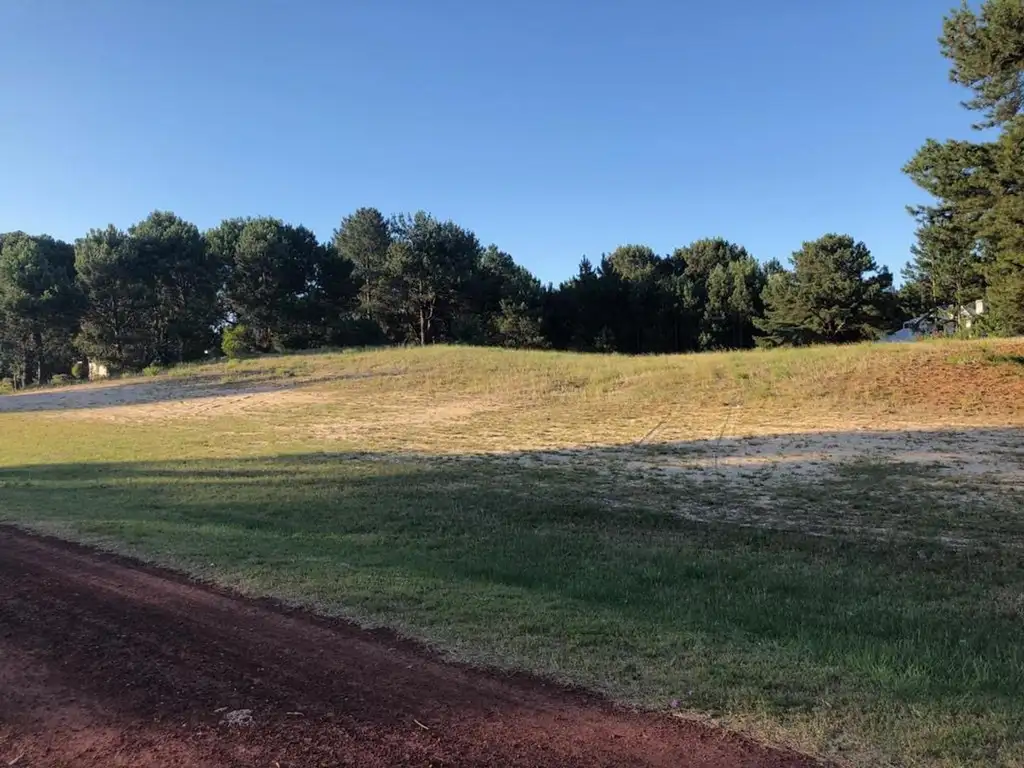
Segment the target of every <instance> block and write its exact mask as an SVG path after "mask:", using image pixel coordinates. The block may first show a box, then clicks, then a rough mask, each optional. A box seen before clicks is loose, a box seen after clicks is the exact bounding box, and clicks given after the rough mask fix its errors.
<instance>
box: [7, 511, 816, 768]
mask: <svg viewBox="0 0 1024 768" xmlns="http://www.w3.org/2000/svg"><path fill="white" fill-rule="evenodd" d="M246 710H248V711H246ZM232 722H234V723H235V724H232ZM0 765H3V766H8V765H10V766H18V768H32V767H33V766H104V768H106V767H108V766H140V767H142V768H146V767H148V766H267V768H290V767H293V766H344V765H352V766H363V767H366V768H372V767H373V766H405V765H409V766H631V765H637V766H672V768H682V767H684V766H704V767H706V768H717V767H719V766H730V768H735V767H736V766H786V767H787V768H789V767H795V766H810V765H811V763H810V762H808V761H806V760H804V759H802V758H798V757H796V756H792V755H785V754H780V753H777V752H772V751H769V750H766V749H763V748H761V747H759V746H757V745H754V744H751V743H749V742H746V741H744V740H742V739H740V738H738V737H735V736H731V735H727V734H724V733H722V732H719V731H715V730H711V729H706V728H704V727H701V726H698V725H695V724H689V723H686V722H683V721H680V720H678V719H674V718H669V717H662V716H657V715H639V714H633V713H629V712H625V711H622V710H620V709H617V708H615V707H612V706H611V705H609V704H606V703H603V702H601V701H599V700H597V699H595V698H591V697H589V696H585V695H582V694H574V693H570V692H567V691H565V690H563V689H561V688H558V687H557V686H553V685H545V684H544V683H542V682H540V681H537V680H533V679H529V678H518V677H509V676H501V675H496V674H490V673H483V672H478V671H474V670H469V669H465V668H462V667H459V666H455V665H450V664H446V663H443V662H441V661H439V660H438V659H436V658H433V657H432V656H431V655H430V654H429V653H428V652H426V651H423V650H422V649H419V648H418V647H416V646H414V645H413V644H411V643H407V642H403V641H400V640H396V639H394V638H393V637H390V636H388V635H386V634H383V633H369V632H365V631H363V630H359V629H357V628H354V627H352V626H349V625H346V624H344V623H342V622H336V621H329V620H323V619H318V618H316V617H312V616H309V615H307V614H304V613H298V612H288V611H285V610H283V609H280V608H277V607H274V606H272V605H269V604H264V603H260V602H256V601H249V600H244V599H238V598H235V597H232V596H230V595H227V594H223V593H220V592H218V591H216V590H211V589H207V588H204V587H200V586H196V585H194V584H192V583H190V582H188V581H186V580H184V579H182V578H179V577H176V576H174V575H171V574H168V573H164V572H160V571H157V570H154V569H147V568H142V567H135V566H133V565H131V564H129V563H126V562H124V561H121V560H119V559H117V558H112V557H108V556H104V555H98V554H95V553H92V552H89V551H86V550H84V549H80V548H77V547H73V546H71V545H66V544H61V543H59V542H54V541H51V540H44V539H38V538H34V537H29V536H26V535H24V534H21V533H17V532H15V531H12V530H10V529H7V528H3V527H0Z"/></svg>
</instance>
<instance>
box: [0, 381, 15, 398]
mask: <svg viewBox="0 0 1024 768" xmlns="http://www.w3.org/2000/svg"><path fill="white" fill-rule="evenodd" d="M15 389H16V388H15V386H14V379H0V395H9V394H11V393H12V392H14V390H15Z"/></svg>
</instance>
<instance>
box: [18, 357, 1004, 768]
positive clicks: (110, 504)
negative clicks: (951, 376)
mask: <svg viewBox="0 0 1024 768" xmlns="http://www.w3.org/2000/svg"><path fill="white" fill-rule="evenodd" d="M913 346H914V347H915V348H914V349H909V350H900V351H897V352H893V351H891V348H873V347H854V348H849V349H845V350H832V349H828V350H817V351H816V350H811V351H799V352H779V353H772V354H776V355H778V357H773V356H772V354H769V353H763V352H758V353H748V354H746V355H712V356H706V357H705V356H695V357H688V358H645V359H624V358H596V357H595V358H585V357H577V356H571V355H558V354H544V353H506V352H493V351H480V350H452V349H437V350H422V351H413V352H408V351H395V352H366V353H344V354H336V355H331V356H323V357H317V356H295V357H290V358H278V359H271V360H269V361H268V360H266V359H264V360H250V361H244V362H241V363H238V364H233V365H228V366H217V367H191V368H187V369H181V370H176V371H171V372H169V373H168V374H166V375H164V376H160V377H157V378H156V381H158V382H160V381H163V382H167V383H168V385H172V384H173V385H175V386H178V385H180V386H192V385H196V386H199V385H200V384H201V385H202V386H204V387H206V386H209V385H210V382H211V381H213V382H215V383H216V384H217V386H227V387H239V386H242V387H244V386H248V385H250V384H254V383H255V384H260V383H266V382H267V381H274V382H277V383H278V384H279V385H280V386H281V387H282V389H281V390H280V391H279V392H277V393H271V395H269V396H268V397H279V398H281V403H278V406H279V407H276V408H274V407H270V406H271V405H273V403H274V402H275V401H272V400H266V401H265V405H264V406H261V407H260V408H256V409H254V410H237V409H236V410H232V409H231V408H228V407H225V408H223V409H221V410H220V411H217V410H212V411H211V410H208V409H207V407H208V406H213V405H216V404H217V399H216V398H211V402H210V403H206V401H202V407H201V408H199V409H196V410H195V411H192V410H187V408H189V407H191V406H190V405H189V401H187V400H185V399H181V401H180V403H179V402H178V401H177V400H175V399H174V398H170V397H168V398H165V402H166V403H167V404H169V406H172V407H173V408H174V409H177V410H171V411H168V412H163V411H161V412H159V413H158V414H157V416H154V417H153V419H149V418H148V417H147V418H136V416H137V411H140V409H143V408H153V407H154V406H155V405H159V403H149V404H146V405H144V406H143V405H140V406H137V407H136V408H135V409H134V410H133V408H132V407H128V408H127V409H122V411H118V412H117V413H118V414H120V415H119V416H118V417H117V418H108V417H107V415H106V412H105V409H103V408H98V409H94V410H93V411H85V410H83V411H78V412H74V413H60V412H53V411H43V412H40V413H0V434H2V435H3V437H2V439H0V520H3V521H7V522H11V523H16V524H20V525H25V526H29V527H32V528H34V529H36V530H41V531H47V532H50V533H55V534H57V535H61V536H64V537H67V538H72V539H77V540H81V541H88V542H92V543H95V544H98V545H100V546H103V547H106V548H110V549H113V550H116V551H120V552H123V553H127V554H131V555H134V556H137V557H140V558H143V559H145V560H148V561H152V562H158V563H161V564H164V565H168V566H171V567H174V568H178V569H181V570H184V571H187V572H189V573H192V574H194V575H196V576H198V577H201V578H204V579H209V580H212V581H215V582H217V583H220V584H224V585H228V586H231V587H234V588H236V589H239V590H241V591H243V592H245V593H249V594H260V595H273V596H276V597H278V598H281V599H283V600H287V601H289V602H291V603H295V604H300V605H306V606H309V607H312V608H314V609H316V610H318V611H321V612H325V613H330V614H338V615H344V616H348V617H351V618H353V619H355V620H357V621H359V622H361V623H364V624H371V625H374V624H376V625H386V626H390V627H396V628H398V629H399V630H401V631H402V632H404V633H406V634H408V635H409V636H412V637H417V638H420V639H423V640H425V641H427V642H429V643H431V644H433V645H434V646H436V647H437V648H438V649H440V650H442V651H443V652H445V653H448V654H450V655H451V656H453V657H455V658H458V659H461V660H468V661H471V662H476V663H481V664H486V665H493V666H499V667H505V668H514V669H527V670H532V671H535V672H539V673H541V674H545V675H548V676H551V677H553V678H556V679H559V680H564V681H566V682H571V683H575V684H581V685H585V686H587V687H590V688H593V689H596V690H599V691H602V692H605V693H607V694H609V695H611V696H613V697H615V698H618V699H620V700H623V701H628V702H633V703H636V704H638V705H642V706H645V707H651V708H654V709H660V710H666V711H667V710H668V708H669V702H670V701H672V700H678V701H679V702H680V704H681V708H682V709H683V710H685V711H688V712H690V713H700V714H702V715H708V716H710V717H713V718H714V719H715V720H717V721H718V722H721V723H723V724H725V725H727V726H729V727H733V728H737V729H742V730H746V731H748V732H751V733H754V734H756V735H758V736H760V737H762V738H765V739H767V740H769V741H773V742H776V743H786V744H791V745H794V746H796V747H799V748H801V749H804V750H806V751H809V752H813V753H815V754H820V755H826V756H829V757H834V758H840V759H843V760H847V761H849V762H851V763H854V764H859V765H885V764H890V765H908V766H914V765H929V766H931V765H936V766H937V765H943V766H954V765H977V766H991V765H1002V766H1012V765H1024V739H1022V735H1024V646H1022V644H1021V642H1020V641H1021V637H1022V622H1024V569H1022V567H1021V561H1022V552H1024V549H1022V546H1024V519H1022V518H1021V516H1020V515H1019V511H1020V509H1021V493H1020V491H1019V490H1018V489H1017V488H1016V487H1014V486H1008V485H1006V484H1005V483H1004V482H1002V481H1001V480H1000V479H998V478H995V477H991V476H989V475H986V474H984V473H981V474H975V475H971V476H970V477H968V476H967V475H963V476H958V475H951V474H950V473H949V472H948V471H947V470H946V469H945V468H944V467H942V466H940V465H938V464H929V463H925V464H920V463H914V462H910V461H907V462H898V461H896V462H894V461H887V462H881V461H879V460H877V459H873V458H870V457H866V458H860V459H855V460H844V461H841V462H832V463H831V466H829V467H828V470H829V471H827V472H825V473H823V474H816V475H807V476H803V475H800V474H785V473H783V474H779V473H778V472H766V473H764V474H758V473H754V474H752V475H750V476H746V475H743V476H741V475H736V474H729V473H725V472H722V471H720V468H715V467H713V468H711V469H708V470H699V471H697V470H694V471H689V470H687V471H686V472H683V473H681V474H673V475H664V476H663V475H662V474H659V473H657V472H653V471H650V472H647V471H646V470H643V469H642V468H640V469H638V467H637V464H636V462H637V461H639V460H643V461H654V460H662V459H664V460H670V459H671V460H677V459H678V460H680V461H688V460H690V459H692V458H695V457H696V458H698V459H699V458H706V457H708V456H709V455H712V454H714V456H715V460H716V461H717V460H718V458H721V459H723V460H724V459H726V458H727V457H728V456H729V454H731V453H734V452H736V451H737V450H738V449H739V447H742V446H749V445H750V444H752V443H751V440H744V441H736V444H733V443H730V442H729V441H728V440H722V439H721V434H722V432H724V431H726V430H723V427H722V421H721V420H720V418H719V416H720V415H721V414H722V413H728V412H729V409H736V408H737V406H736V403H740V404H741V405H740V406H739V413H737V414H736V415H735V416H734V417H733V423H739V424H747V425H748V426H749V425H752V424H763V423H768V422H770V420H771V419H782V418H784V417H785V415H786V414H788V413H790V408H791V406H792V400H791V398H794V397H797V393H798V392H800V391H801V390H802V391H804V392H805V394H804V396H803V400H805V401H808V400H810V402H809V403H808V409H809V410H810V411H811V412H814V413H817V412H821V413H825V411H826V409H825V408H824V407H822V406H820V405H819V404H817V403H816V402H814V398H808V397H807V395H806V392H807V391H808V390H807V387H809V386H810V385H811V384H814V385H817V386H819V387H826V389H824V390H821V391H820V394H819V397H820V398H821V399H823V400H825V401H827V402H829V403H831V404H832V405H833V406H834V404H835V403H837V402H838V403H848V404H849V410H851V411H853V410H856V411H857V413H858V414H869V415H870V416H871V418H872V419H874V420H875V421H876V424H875V427H876V428H881V427H882V426H883V425H882V424H879V423H877V420H878V418H879V416H878V413H879V411H878V410H877V409H878V408H879V407H880V406H879V405H878V403H876V402H874V400H872V399H868V398H864V397H863V396H862V395H861V394H858V393H862V392H863V391H864V388H867V389H868V390H871V391H874V392H876V393H877V394H878V395H879V397H882V398H883V399H884V400H885V404H884V405H883V406H881V407H883V408H885V409H889V411H890V412H891V418H892V419H893V420H894V421H895V422H897V423H901V424H902V423H904V422H905V421H907V420H909V419H911V418H913V419H915V420H916V421H918V422H921V421H922V419H926V418H927V416H928V412H927V411H924V410H921V406H919V405H918V404H916V403H915V402H911V401H910V400H909V399H907V400H904V399H903V398H904V395H903V393H901V392H897V391H889V390H886V389H885V387H886V386H888V385H887V384H886V382H888V381H889V380H890V379H892V380H894V381H898V380H901V377H902V376H903V373H904V371H902V369H897V366H896V363H899V364H900V365H901V366H902V365H904V364H906V362H907V361H913V362H914V364H915V365H917V366H919V367H927V366H936V367H938V366H941V365H942V364H944V363H945V360H946V358H948V357H949V355H950V354H951V349H955V350H956V352H957V354H960V356H961V357H963V356H965V355H966V356H969V357H971V359H973V360H976V363H972V365H974V364H976V365H978V366H985V365H991V366H992V371H988V370H987V369H982V368H979V370H981V371H982V372H983V374H984V375H989V374H991V375H993V376H995V377H996V378H995V379H994V381H996V382H997V384H996V385H994V386H996V387H999V386H1003V387H1011V386H1018V385H1017V383H1016V381H1017V380H1016V379H1005V380H1004V379H1003V377H1004V376H1006V375H1011V376H1019V374H1017V373H1016V371H1015V366H1007V365H1005V364H1002V363H1001V362H999V361H994V360H993V361H991V362H986V356H987V355H991V354H992V353H991V352H990V351H988V348H987V347H986V348H979V347H978V346H976V345H974V346H972V345H966V344H965V345H964V346H962V347H955V348H951V347H950V346H948V345H920V346H919V347H918V345H913ZM876 350H878V351H876ZM998 354H1016V353H1015V351H1014V349H1012V348H1011V349H1005V350H1004V349H1002V348H1000V351H999V352H998ZM955 365H956V366H957V367H961V366H962V365H963V363H959V362H958V363H956V364H955ZM858 370H859V371H861V372H862V374H863V375H862V377H861V380H860V381H859V382H849V381H845V380H844V376H845V375H846V374H848V373H849V372H850V371H858ZM993 371H994V373H993ZM366 374H370V375H366ZM911 378H914V377H911ZM680 381H682V383H679V382H680ZM149 383H151V382H148V381H147V385H148V384H149ZM130 385H133V382H125V384H124V386H130ZM229 391H230V392H236V391H238V390H235V389H229V390H226V392H229ZM175 392H177V393H178V394H179V395H180V394H181V393H183V392H186V390H175ZM226 392H225V399H224V402H227V395H226ZM309 392H316V393H319V397H317V398H314V399H310V398H308V397H306V398H305V399H301V398H300V399H296V400H294V402H292V401H287V400H286V399H287V398H288V397H289V396H291V394H290V393H294V394H295V395H296V397H298V395H305V394H308V393H309ZM652 392H658V393H660V394H659V395H658V396H657V399H655V396H654V395H652V394H651V393H652ZM949 392H952V390H949ZM723 393H724V397H723ZM944 396H945V397H947V398H948V397H953V396H954V395H953V394H949V393H947V394H946V395H944ZM956 396H957V397H960V395H956ZM479 398H484V399H485V400H486V403H487V407H486V408H479V409H476V410H474V409H473V408H471V407H469V406H467V405H465V404H466V403H470V402H472V403H476V402H477V401H478V399H479ZM645 399H646V402H645V409H644V415H645V416H646V415H647V414H650V418H641V419H637V418H634V417H633V416H631V415H630V414H628V413H626V414H624V413H623V410H624V404H638V403H640V402H641V401H644V400H645ZM723 400H724V401H725V405H724V406H717V407H721V408H725V410H724V411H719V412H717V415H715V416H714V417H711V416H701V417H700V418H699V419H696V418H695V419H692V420H690V421H688V422H687V423H686V424H685V425H683V426H680V425H679V424H677V423H675V422H672V420H671V418H670V419H669V421H670V423H669V424H667V425H666V426H665V427H664V428H663V429H662V430H661V431H658V432H657V433H656V434H655V435H654V437H653V441H652V444H646V443H645V445H643V446H641V447H631V446H632V444H633V443H635V442H636V441H637V440H639V439H640V437H643V436H644V435H645V434H646V433H647V432H649V431H650V429H651V427H654V426H656V425H657V423H658V421H660V420H663V419H665V416H664V414H665V413H669V414H671V413H673V412H677V411H679V410H680V409H681V410H682V411H684V412H688V409H689V408H691V406H693V405H694V404H696V405H700V406H702V407H707V408H709V409H710V408H711V407H712V405H713V404H714V403H721V402H722V401H723ZM194 402H200V401H198V400H197V401H194ZM260 402H261V403H263V402H264V401H260ZM286 402H290V403H291V404H290V405H288V406H287V407H285V406H284V405H282V403H286ZM374 402H376V403H377V406H378V407H377V409H376V410H373V407H372V403H374ZM956 403H960V405H958V406H957V407H959V408H961V411H956V410H955V408H953V409H951V408H950V407H946V406H944V411H943V412H937V413H934V414H933V416H934V421H935V424H933V425H932V428H934V429H938V426H937V425H938V424H940V423H941V421H942V420H944V419H948V418H949V417H950V414H951V413H952V414H953V415H954V416H955V417H956V418H957V419H959V420H969V419H970V418H975V420H976V421H977V420H978V419H979V418H981V417H977V416H976V414H975V416H972V414H974V413H975V412H974V411H972V410H971V409H972V407H973V406H972V403H973V400H972V399H971V397H970V396H968V395H964V396H963V399H962V400H957V401H956ZM455 404H458V406H459V408H458V409H455ZM524 404H529V408H524ZM755 404H756V407H755ZM242 406H244V402H243V403H242V404H241V405H239V406H238V407H239V408H241V407H242ZM505 406H507V408H506V407H505ZM947 406H948V403H947ZM830 407H831V406H830ZM1016 407H1017V406H1016V404H1015V403H997V402H991V403H988V404H987V405H986V411H985V413H984V414H983V416H984V418H987V419H989V420H990V421H992V422H993V423H998V425H999V426H1002V427H1004V428H1005V427H1007V426H1009V425H1010V424H1012V423H1018V422H1015V421H1014V419H1016V413H1017V412H1016V410H1015V409H1016ZM232 408H234V406H232ZM445 408H449V409H453V410H451V412H450V413H449V411H444V413H445V414H447V415H446V417H445V418H444V419H441V418H440V416H439V415H438V409H441V410H443V409H445ZM503 408H505V409H504V410H503ZM817 408H821V410H820V411H816V410H815V409H817ZM431 409H434V410H433V411H432V410H431ZM627 410H628V409H627ZM749 410H759V413H758V414H757V418H756V419H755V418H754V416H752V415H750V414H749V413H748V411H749ZM993 413H996V414H998V415H996V416H993V415H992V414H993ZM168 414H170V415H168ZM175 414H177V416H175ZM211 414H212V415H211ZM427 416H430V418H426V417H427ZM841 416H842V414H839V415H838V416H833V421H835V420H837V419H839V418H841ZM850 418H851V419H852V418H854V416H851V417H850ZM858 418H859V417H858ZM744 419H745V420H744ZM327 423H330V424H333V425H334V427H333V429H335V430H336V431H337V434H335V433H334V432H332V433H331V436H330V437H325V436H324V432H323V426H324V424H327ZM552 423H553V424H554V426H545V425H549V424H552ZM539 429H547V430H548V431H547V432H545V433H544V434H543V435H541V436H539V437H538V435H537V430H539ZM727 429H729V428H728V425H727ZM943 429H945V428H943ZM672 430H675V432H676V433H680V434H682V433H684V432H685V433H686V434H689V435H690V437H689V438H688V439H687V440H684V441H682V442H668V441H665V440H664V438H663V435H664V434H665V432H670V431H672ZM687 430H688V431H687ZM595 433H600V434H603V435H605V436H606V437H605V439H604V442H606V443H607V444H608V445H610V446H613V449H612V450H608V451H594V450H581V449H578V448H572V446H579V445H586V444H588V443H590V442H594V441H593V440H588V439H587V438H588V437H589V436H590V435H593V434H595ZM635 433H639V434H635ZM730 434H733V432H732V431H730ZM1016 434H1017V433H1013V432H1008V433H1007V435H1008V437H1007V439H1008V440H1009V441H1010V443H1011V444H1012V441H1013V439H1015V438H1014V435H1016ZM942 435H945V438H943V439H947V440H950V439H954V438H950V437H949V435H948V433H947V432H943V433H939V432H938V431H936V432H935V435H934V437H929V436H928V435H926V436H925V442H927V441H928V440H934V441H939V440H940V437H941V436H942ZM969 435H970V430H969V429H968V428H963V431H962V432H960V433H957V436H955V439H961V437H962V438H963V439H968V437H969ZM705 439H706V440H708V442H702V440H705ZM808 439H811V438H808ZM403 443H404V445H403ZM552 443H555V444H556V445H557V444H559V443H560V444H561V445H562V446H563V447H562V448H561V449H559V450H558V452H557V453H552V448H551V444H552ZM515 445H519V446H520V447H519V448H518V449H514V450H513V448H512V446H515ZM614 446H627V447H626V448H621V447H614ZM1011 459H1012V461H1011ZM1007 461H1011V463H1013V462H1016V461H1017V459H1016V457H1009V458H1008V459H1007ZM826 463H829V462H827V461H826ZM766 496H768V497H770V499H771V505H770V507H769V508H768V511H767V512H763V510H762V511H758V510H759V509H760V508H759V507H758V502H759V500H762V501H763V499H764V498H765V497H766ZM951 541H952V542H953V544H951V543H950V542H951Z"/></svg>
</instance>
